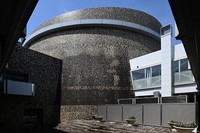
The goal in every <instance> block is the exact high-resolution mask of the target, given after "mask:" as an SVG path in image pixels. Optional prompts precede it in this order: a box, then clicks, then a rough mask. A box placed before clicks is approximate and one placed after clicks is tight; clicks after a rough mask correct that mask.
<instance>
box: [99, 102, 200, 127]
mask: <svg viewBox="0 0 200 133" xmlns="http://www.w3.org/2000/svg"><path fill="white" fill-rule="evenodd" d="M196 107H197V105H196V103H184V104H183V103H167V104H164V103H163V104H135V105H134V104H124V105H123V104H118V105H113V104H111V105H110V104H108V105H98V106H97V111H98V114H99V115H102V116H104V120H109V121H124V122H125V121H126V118H128V117H129V116H135V117H136V123H137V124H145V125H154V126H163V127H169V125H168V123H167V122H168V121H170V120H174V121H180V122H192V121H194V122H197V119H198V118H197V117H196V114H197V112H196ZM111 112H113V113H111Z"/></svg>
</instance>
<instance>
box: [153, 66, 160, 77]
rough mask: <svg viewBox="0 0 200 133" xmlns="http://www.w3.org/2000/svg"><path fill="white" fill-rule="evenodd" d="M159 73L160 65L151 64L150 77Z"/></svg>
mask: <svg viewBox="0 0 200 133" xmlns="http://www.w3.org/2000/svg"><path fill="white" fill-rule="evenodd" d="M160 75H161V65H157V66H153V67H152V77H156V76H160Z"/></svg>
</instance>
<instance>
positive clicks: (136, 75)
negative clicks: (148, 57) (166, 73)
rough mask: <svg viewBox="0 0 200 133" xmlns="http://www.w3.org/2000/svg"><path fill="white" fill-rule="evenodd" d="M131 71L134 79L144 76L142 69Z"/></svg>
mask: <svg viewBox="0 0 200 133" xmlns="http://www.w3.org/2000/svg"><path fill="white" fill-rule="evenodd" d="M132 73H133V79H134V80H138V79H144V77H145V72H144V69H141V70H137V71H133V72H132Z"/></svg>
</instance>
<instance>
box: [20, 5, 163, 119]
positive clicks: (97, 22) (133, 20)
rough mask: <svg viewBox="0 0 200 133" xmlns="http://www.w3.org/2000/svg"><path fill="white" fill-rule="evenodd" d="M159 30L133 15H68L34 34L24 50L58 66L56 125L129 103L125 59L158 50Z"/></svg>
mask: <svg viewBox="0 0 200 133" xmlns="http://www.w3.org/2000/svg"><path fill="white" fill-rule="evenodd" d="M160 28H161V24H160V22H159V21H158V20H156V19H155V18H154V17H152V16H151V15H149V14H147V13H145V12H141V11H138V10H133V9H127V8H118V7H100V8H88V9H82V10H77V11H72V12H68V13H65V14H61V15H59V16H56V17H54V18H52V19H50V20H48V21H46V22H44V23H43V24H41V25H40V26H39V27H38V28H36V29H35V30H34V31H33V33H32V34H31V36H30V37H29V38H28V39H27V40H26V41H25V43H24V45H23V46H24V47H28V48H29V49H33V50H35V51H38V52H41V53H44V54H47V55H50V56H53V57H56V58H59V59H61V60H62V83H61V121H65V120H68V119H73V118H76V117H79V118H84V117H87V116H88V115H90V114H93V113H94V112H95V110H96V106H95V105H98V104H114V103H117V100H118V99H120V98H130V97H134V92H133V90H132V87H131V86H132V85H131V78H130V67H129V59H132V58H135V57H138V56H141V55H144V54H147V53H150V52H153V51H157V50H159V49H160V33H159V32H160Z"/></svg>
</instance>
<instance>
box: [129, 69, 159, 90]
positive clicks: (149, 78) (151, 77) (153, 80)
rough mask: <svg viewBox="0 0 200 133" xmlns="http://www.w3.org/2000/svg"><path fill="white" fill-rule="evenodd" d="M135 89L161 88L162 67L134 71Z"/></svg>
mask: <svg viewBox="0 0 200 133" xmlns="http://www.w3.org/2000/svg"><path fill="white" fill-rule="evenodd" d="M132 77H133V85H134V89H144V88H153V87H160V85H161V65H157V66H152V67H148V68H145V69H141V70H136V71H132Z"/></svg>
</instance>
